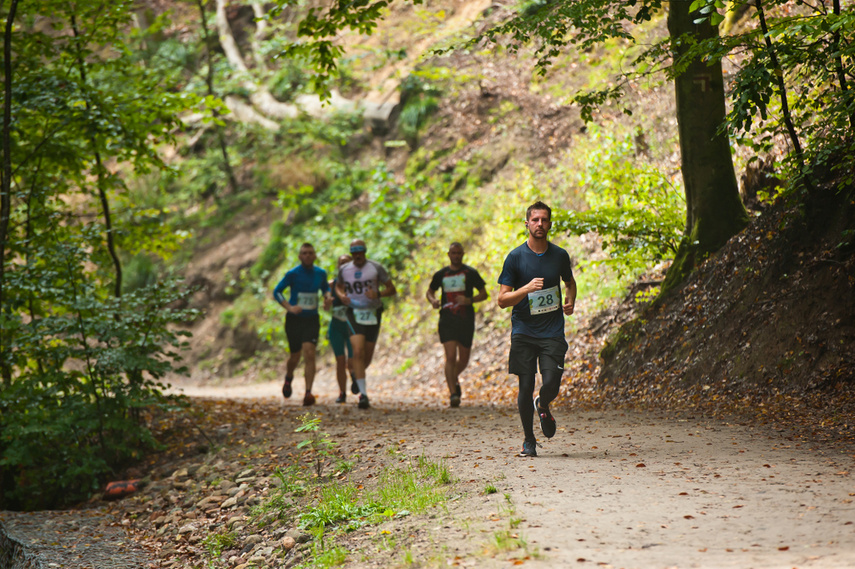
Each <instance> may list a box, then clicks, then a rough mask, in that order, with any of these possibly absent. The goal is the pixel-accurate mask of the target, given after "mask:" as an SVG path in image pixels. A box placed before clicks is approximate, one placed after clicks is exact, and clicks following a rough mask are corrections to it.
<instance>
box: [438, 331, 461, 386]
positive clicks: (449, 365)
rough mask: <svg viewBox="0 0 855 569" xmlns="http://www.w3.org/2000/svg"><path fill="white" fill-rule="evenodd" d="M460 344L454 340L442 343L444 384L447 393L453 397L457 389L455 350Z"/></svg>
mask: <svg viewBox="0 0 855 569" xmlns="http://www.w3.org/2000/svg"><path fill="white" fill-rule="evenodd" d="M458 346H460V344H459V343H458V342H457V341H456V340H449V341H448V342H443V343H442V348H443V349H444V350H445V383H446V384H448V392H449V393H451V394H452V395H454V392H455V390H456V389H457V375H458V372H457V348H458Z"/></svg>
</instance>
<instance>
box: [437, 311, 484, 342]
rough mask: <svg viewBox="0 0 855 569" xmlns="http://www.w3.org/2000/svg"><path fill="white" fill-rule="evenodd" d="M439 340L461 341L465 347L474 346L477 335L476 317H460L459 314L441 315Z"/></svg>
mask: <svg viewBox="0 0 855 569" xmlns="http://www.w3.org/2000/svg"><path fill="white" fill-rule="evenodd" d="M438 329H439V341H440V342H442V343H443V344H444V343H445V342H451V341H455V342H459V343H460V345H461V346H463V347H464V348H471V347H472V338H473V336H475V318H459V317H457V316H444V315H442V314H440V316H439V326H438Z"/></svg>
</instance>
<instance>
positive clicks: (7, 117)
mask: <svg viewBox="0 0 855 569" xmlns="http://www.w3.org/2000/svg"><path fill="white" fill-rule="evenodd" d="M17 11H18V0H12V4H11V5H10V6H9V14H8V16H7V17H6V29H5V31H4V33H3V79H4V89H3V175H2V178H0V312H2V311H3V310H5V308H6V297H5V292H6V289H5V286H4V285H5V283H6V242H7V241H8V239H9V217H10V216H11V215H12V152H11V151H12V133H11V130H12V25H13V23H14V21H15V13H16V12H17ZM9 350H10V346H9V342H8V341H7V340H6V329H5V328H4V327H2V326H0V377H2V378H3V384H4V385H5V386H6V387H8V386H9V385H11V384H12V368H11V366H10V365H9V363H8V361H7V360H8V358H7V354H8V352H9Z"/></svg>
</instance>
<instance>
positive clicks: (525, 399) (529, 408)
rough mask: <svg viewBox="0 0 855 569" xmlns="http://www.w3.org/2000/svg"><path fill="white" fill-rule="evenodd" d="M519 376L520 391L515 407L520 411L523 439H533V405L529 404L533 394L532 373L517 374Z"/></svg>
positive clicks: (533, 375)
mask: <svg viewBox="0 0 855 569" xmlns="http://www.w3.org/2000/svg"><path fill="white" fill-rule="evenodd" d="M517 377H519V378H520V392H519V396H518V397H517V407H518V408H519V412H520V421H521V422H522V428H523V433H524V434H525V440H527V441H535V440H536V439H535V436H534V406H533V405H532V404H531V402H532V396H533V395H534V377H535V374H534V373H525V374H520V375H519V376H517Z"/></svg>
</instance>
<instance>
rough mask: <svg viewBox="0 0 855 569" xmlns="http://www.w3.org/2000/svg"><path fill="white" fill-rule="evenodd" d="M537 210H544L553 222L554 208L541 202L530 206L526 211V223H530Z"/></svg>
mask: <svg viewBox="0 0 855 569" xmlns="http://www.w3.org/2000/svg"><path fill="white" fill-rule="evenodd" d="M536 209H540V210H543V211H545V212H546V213H548V214H549V221H552V208H551V207H549V206H548V205H546V204H545V203H543V202H542V201H540V200H538V201H536V202H534V203H533V204H531V205H530V206H528V209H527V210H525V220H526V221H528V220H529V219H530V218H531V212H532V211H534V210H536Z"/></svg>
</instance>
